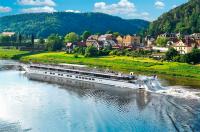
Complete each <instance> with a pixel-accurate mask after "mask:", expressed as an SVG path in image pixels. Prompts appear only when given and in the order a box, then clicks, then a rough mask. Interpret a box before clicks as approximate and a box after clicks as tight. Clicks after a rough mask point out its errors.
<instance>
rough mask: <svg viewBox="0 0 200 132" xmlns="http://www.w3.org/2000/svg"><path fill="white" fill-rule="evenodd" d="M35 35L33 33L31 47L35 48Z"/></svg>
mask: <svg viewBox="0 0 200 132" xmlns="http://www.w3.org/2000/svg"><path fill="white" fill-rule="evenodd" d="M34 39H35V38H34V35H33V34H32V35H31V48H32V49H34Z"/></svg>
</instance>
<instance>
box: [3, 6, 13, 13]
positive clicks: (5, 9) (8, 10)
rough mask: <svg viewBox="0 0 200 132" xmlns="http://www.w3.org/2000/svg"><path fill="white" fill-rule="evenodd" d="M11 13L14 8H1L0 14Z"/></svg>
mask: <svg viewBox="0 0 200 132" xmlns="http://www.w3.org/2000/svg"><path fill="white" fill-rule="evenodd" d="M11 11H12V8H10V7H4V6H0V12H1V13H5V12H11Z"/></svg>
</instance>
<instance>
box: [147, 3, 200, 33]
mask: <svg viewBox="0 0 200 132" xmlns="http://www.w3.org/2000/svg"><path fill="white" fill-rule="evenodd" d="M164 32H181V33H185V34H190V33H194V32H200V0H189V1H188V2H187V3H185V4H183V5H181V6H179V7H176V8H174V9H172V10H171V11H169V12H167V13H165V14H163V15H162V16H160V17H159V18H158V19H157V20H156V21H154V22H152V23H151V24H150V26H149V28H148V30H147V33H148V34H151V35H158V34H161V33H164Z"/></svg>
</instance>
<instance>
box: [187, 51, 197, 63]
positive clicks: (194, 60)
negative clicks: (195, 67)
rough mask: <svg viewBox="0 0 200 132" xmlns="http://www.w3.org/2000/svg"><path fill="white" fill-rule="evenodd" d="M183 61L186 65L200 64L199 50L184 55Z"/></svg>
mask: <svg viewBox="0 0 200 132" xmlns="http://www.w3.org/2000/svg"><path fill="white" fill-rule="evenodd" d="M184 61H185V62H187V63H192V64H198V63H200V49H193V50H192V52H191V53H188V54H186V55H184Z"/></svg>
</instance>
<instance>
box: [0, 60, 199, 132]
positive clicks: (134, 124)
mask: <svg viewBox="0 0 200 132" xmlns="http://www.w3.org/2000/svg"><path fill="white" fill-rule="evenodd" d="M7 63H8V61H0V69H1V70H0V132H24V131H25V132H26V131H30V132H131V131H132V132H169V131H170V132H176V131H181V132H182V131H186V132H190V131H191V132H192V131H194V132H199V131H200V98H199V97H200V94H199V93H200V91H199V90H192V89H191V88H190V89H186V88H184V87H181V86H168V90H166V91H164V92H162V91H157V92H147V91H143V90H132V89H131V90H118V89H115V88H114V87H113V88H111V89H108V88H106V86H102V88H101V87H99V86H98V87H97V86H96V85H90V84H85V83H81V82H80V83H78V84H77V85H76V86H73V85H70V84H69V85H65V86H60V85H57V84H50V83H46V82H39V81H34V80H29V79H28V78H27V77H26V76H25V74H24V72H23V71H19V70H16V69H12V68H11V67H9V66H4V65H5V64H7ZM9 63H10V61H9ZM12 63H15V62H12ZM174 89H176V90H174Z"/></svg>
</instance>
